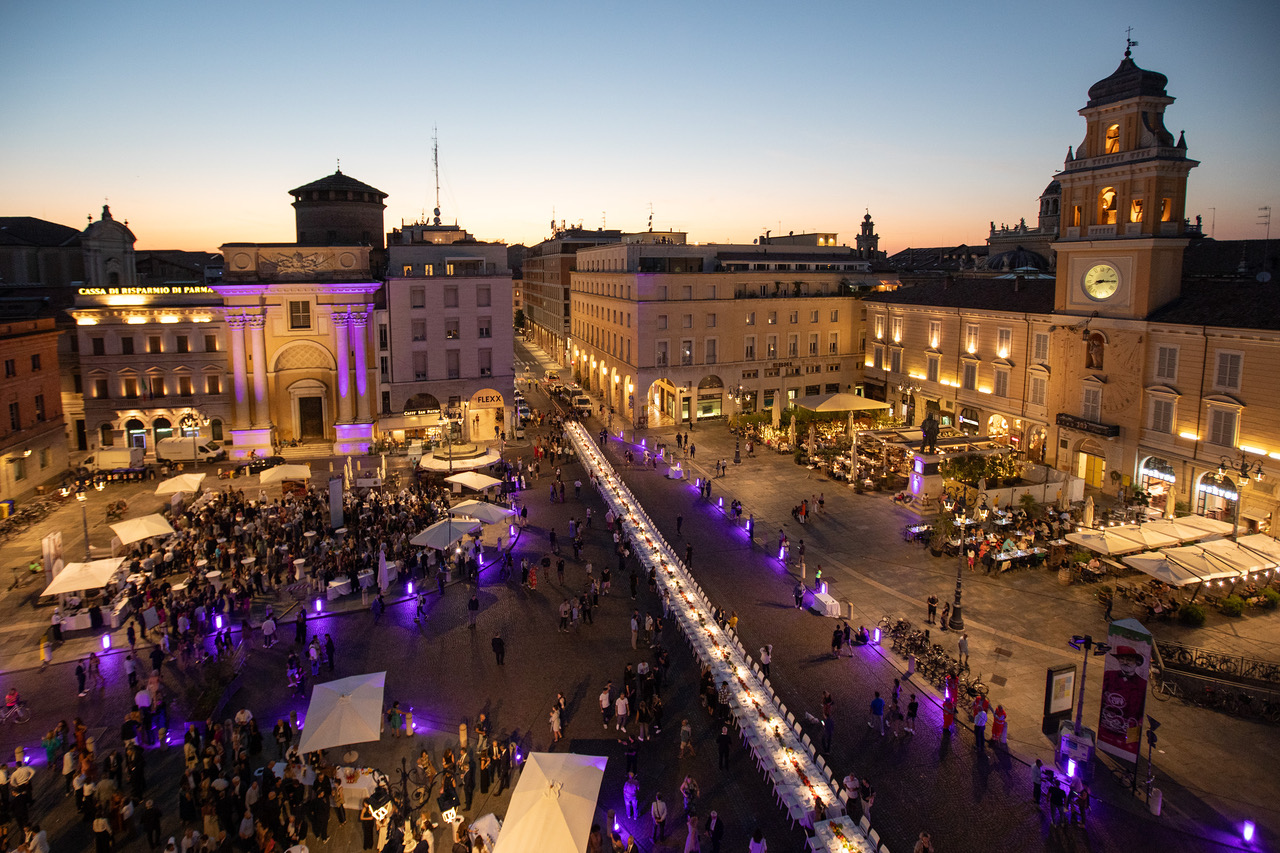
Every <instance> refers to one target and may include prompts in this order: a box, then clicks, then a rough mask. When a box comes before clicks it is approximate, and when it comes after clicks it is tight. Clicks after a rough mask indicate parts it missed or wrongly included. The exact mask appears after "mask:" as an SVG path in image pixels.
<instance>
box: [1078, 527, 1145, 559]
mask: <svg viewBox="0 0 1280 853" xmlns="http://www.w3.org/2000/svg"><path fill="white" fill-rule="evenodd" d="M1062 538H1063V539H1066V540H1067V541H1068V542H1070V543H1071V544H1072V545H1079V546H1080V547H1081V548H1088V549H1089V550H1090V551H1093V552H1095V553H1098V554H1102V555H1104V556H1107V557H1110V556H1113V555H1115V554H1132V553H1133V552H1134V551H1142V550H1145V548H1146V546H1144V545H1143V544H1142V543H1140V542H1138V541H1136V540H1134V539H1128V538H1126V537H1124V536H1121V535H1120V534H1118V533H1116V532H1115V529H1114V528H1110V527H1106V528H1103V529H1102V530H1084V531H1081V532H1080V533H1068V534H1067V535H1066V536H1064V537H1062Z"/></svg>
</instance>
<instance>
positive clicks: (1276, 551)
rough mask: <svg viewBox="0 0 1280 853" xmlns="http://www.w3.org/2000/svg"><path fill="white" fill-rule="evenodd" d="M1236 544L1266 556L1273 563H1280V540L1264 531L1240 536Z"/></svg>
mask: <svg viewBox="0 0 1280 853" xmlns="http://www.w3.org/2000/svg"><path fill="white" fill-rule="evenodd" d="M1236 541H1237V544H1239V545H1240V547H1241V548H1248V549H1249V550H1250V551H1253V552H1254V553H1255V554H1259V555H1261V556H1263V557H1266V558H1267V559H1268V560H1271V561H1273V562H1275V563H1280V542H1277V541H1276V540H1274V539H1272V538H1271V537H1270V536H1268V535H1267V534H1265V533H1251V534H1249V535H1248V536H1241V537H1240V538H1239V539H1238V540H1236Z"/></svg>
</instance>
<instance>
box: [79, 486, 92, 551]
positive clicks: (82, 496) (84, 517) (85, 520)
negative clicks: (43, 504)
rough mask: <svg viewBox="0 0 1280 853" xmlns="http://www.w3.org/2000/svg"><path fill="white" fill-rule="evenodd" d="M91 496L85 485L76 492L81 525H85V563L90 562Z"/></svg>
mask: <svg viewBox="0 0 1280 853" xmlns="http://www.w3.org/2000/svg"><path fill="white" fill-rule="evenodd" d="M88 502H89V495H88V494H86V493H85V488H84V485H83V484H81V486H80V488H79V489H77V490H76V503H78V504H80V523H81V524H82V525H84V561H85V562H86V563H88V562H90V559H89V511H88V509H87V504H88Z"/></svg>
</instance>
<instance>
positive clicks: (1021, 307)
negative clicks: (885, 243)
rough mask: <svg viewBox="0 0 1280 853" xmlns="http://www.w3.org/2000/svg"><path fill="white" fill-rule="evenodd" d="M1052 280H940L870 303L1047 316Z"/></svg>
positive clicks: (887, 294)
mask: <svg viewBox="0 0 1280 853" xmlns="http://www.w3.org/2000/svg"><path fill="white" fill-rule="evenodd" d="M1053 289H1054V281H1053V280H1052V279H1034V280H1028V279H1023V280H1022V281H1021V282H1019V281H1018V280H1016V279H1012V280H1011V279H1007V278H1006V279H996V278H968V277H963V276H961V277H952V276H946V277H939V278H938V279H936V280H931V281H925V282H921V283H919V284H915V285H912V286H910V287H900V288H898V289H897V290H894V291H889V292H881V293H873V294H870V295H869V296H867V297H866V299H867V301H868V302H884V303H887V304H890V305H930V306H936V307H938V308H961V309H966V310H987V311H1017V312H1019V313H1028V314H1048V313H1050V312H1051V311H1053Z"/></svg>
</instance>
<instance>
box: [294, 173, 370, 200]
mask: <svg viewBox="0 0 1280 853" xmlns="http://www.w3.org/2000/svg"><path fill="white" fill-rule="evenodd" d="M330 193H333V195H330ZM348 194H350V195H348ZM289 195H291V196H293V197H294V198H295V199H297V200H298V201H303V200H304V197H305V200H323V201H328V200H336V201H345V200H348V199H350V200H352V201H376V202H381V201H382V200H383V199H384V198H386V197H387V194H386V193H384V192H383V191H382V190H380V189H377V188H376V187H371V186H369V185H368V184H366V183H364V182H363V181H357V180H356V179H355V178H353V177H351V176H350V175H344V174H342V170H341V169H339V170H338V171H336V172H334V173H333V174H332V175H326V176H325V177H323V178H320V179H319V180H317V181H312V182H311V183H309V184H303V185H302V186H300V187H298V188H296V189H292V190H289Z"/></svg>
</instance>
